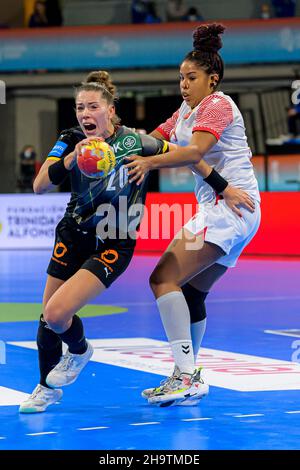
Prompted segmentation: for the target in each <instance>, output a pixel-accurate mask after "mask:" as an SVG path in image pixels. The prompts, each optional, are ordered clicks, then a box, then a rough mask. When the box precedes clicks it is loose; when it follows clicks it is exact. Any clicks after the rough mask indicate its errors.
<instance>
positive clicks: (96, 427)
mask: <svg viewBox="0 0 300 470" xmlns="http://www.w3.org/2000/svg"><path fill="white" fill-rule="evenodd" d="M95 429H109V427H108V426H95V427H93V428H78V429H77V431H94V430H95Z"/></svg>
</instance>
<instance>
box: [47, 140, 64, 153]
mask: <svg viewBox="0 0 300 470" xmlns="http://www.w3.org/2000/svg"><path fill="white" fill-rule="evenodd" d="M67 147H68V144H66V143H65V142H62V141H61V140H58V141H57V142H56V144H55V145H54V147H53V149H52V150H51V152H50V153H49V155H48V157H61V156H62V154H63V153H64V151H65V150H66V148H67Z"/></svg>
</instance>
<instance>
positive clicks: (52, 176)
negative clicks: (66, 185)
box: [33, 149, 77, 194]
mask: <svg viewBox="0 0 300 470" xmlns="http://www.w3.org/2000/svg"><path fill="white" fill-rule="evenodd" d="M76 156H77V154H76V149H75V151H74V152H71V153H69V155H67V156H66V157H64V158H62V159H60V160H52V159H51V158H49V159H47V160H46V161H45V162H44V163H43V165H42V167H41V169H40V171H39V172H38V174H37V177H36V178H35V180H34V182H33V191H34V192H35V193H36V194H44V193H47V192H49V191H51V189H53V188H54V187H55V186H57V185H59V184H60V183H62V182H63V180H64V179H65V178H66V177H67V175H68V173H69V170H71V168H73V166H74V164H75V162H76ZM50 167H51V169H50Z"/></svg>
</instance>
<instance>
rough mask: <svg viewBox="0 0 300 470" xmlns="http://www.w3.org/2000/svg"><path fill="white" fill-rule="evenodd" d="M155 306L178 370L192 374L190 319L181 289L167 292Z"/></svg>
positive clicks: (192, 357)
mask: <svg viewBox="0 0 300 470" xmlns="http://www.w3.org/2000/svg"><path fill="white" fill-rule="evenodd" d="M157 306H158V309H159V311H160V316H161V319H162V322H163V325H164V329H165V332H166V335H167V337H168V340H169V342H170V345H171V348H172V352H173V357H174V361H175V364H176V365H177V366H178V367H179V369H180V372H185V373H188V374H192V373H193V372H194V369H195V364H194V353H193V345H192V338H191V321H190V312H189V308H188V305H187V303H186V300H185V298H184V295H183V294H182V292H181V291H180V292H179V291H173V292H169V293H168V294H165V295H162V296H161V297H159V298H158V299H157Z"/></svg>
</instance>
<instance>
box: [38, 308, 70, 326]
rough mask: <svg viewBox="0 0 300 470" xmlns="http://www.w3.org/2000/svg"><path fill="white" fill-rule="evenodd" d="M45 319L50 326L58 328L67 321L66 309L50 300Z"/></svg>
mask: <svg viewBox="0 0 300 470" xmlns="http://www.w3.org/2000/svg"><path fill="white" fill-rule="evenodd" d="M43 317H44V320H45V321H46V322H47V323H48V325H49V326H50V328H53V329H54V328H56V327H60V326H62V325H64V324H65V323H66V311H65V309H64V308H62V307H61V306H60V305H57V304H53V303H52V304H51V302H48V304H47V305H46V307H45V309H44V313H43Z"/></svg>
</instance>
